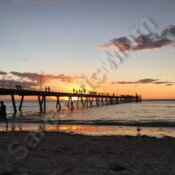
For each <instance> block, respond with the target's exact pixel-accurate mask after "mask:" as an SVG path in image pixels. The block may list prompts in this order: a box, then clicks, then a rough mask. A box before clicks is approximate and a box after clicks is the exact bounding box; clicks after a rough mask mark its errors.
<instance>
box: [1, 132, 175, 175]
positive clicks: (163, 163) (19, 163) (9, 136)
mask: <svg viewBox="0 0 175 175" xmlns="http://www.w3.org/2000/svg"><path fill="white" fill-rule="evenodd" d="M36 136H37V137H35V140H33V142H32V140H31V138H32V137H31V135H30V136H29V134H28V133H27V132H14V133H0V175H2V174H3V175H12V174H13V175H14V174H19V175H20V174H24V175H27V174H31V175H32V174H44V175H45V174H49V175H57V174H58V175H64V174H70V175H78V174H80V175H84V174H85V175H86V174H88V175H91V174H92V175H96V174H98V175H103V174H105V175H107V174H109V175H110V174H111V175H116V174H119V175H135V174H137V175H175V139H173V138H163V139H156V138H149V137H143V136H142V137H130V136H125V137H119V136H111V137H109V136H100V137H96V136H95V137H91V136H81V135H72V134H65V133H58V132H52V133H51V132H45V133H44V135H43V136H44V137H42V138H41V137H40V136H41V135H40V134H38V135H36ZM39 137H40V139H38V138H39ZM35 141H37V142H35ZM15 142H16V143H17V145H16V146H15V145H14V143H15ZM12 143H13V144H12ZM9 145H11V147H9ZM22 145H23V146H22ZM19 148H20V149H21V148H25V151H26V150H27V151H28V155H27V156H26V157H25V158H24V159H22V160H17V159H19V156H23V154H24V151H17V150H18V149H19ZM12 151H13V152H12ZM16 151H17V152H16Z"/></svg>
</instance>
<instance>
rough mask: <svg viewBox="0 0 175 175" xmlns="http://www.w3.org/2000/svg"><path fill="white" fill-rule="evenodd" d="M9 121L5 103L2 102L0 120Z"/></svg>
mask: <svg viewBox="0 0 175 175" xmlns="http://www.w3.org/2000/svg"><path fill="white" fill-rule="evenodd" d="M6 119H7V114H6V105H5V104H4V102H3V101H1V106H0V120H5V121H6Z"/></svg>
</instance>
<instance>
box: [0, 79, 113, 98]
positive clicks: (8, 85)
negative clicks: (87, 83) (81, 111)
mask: <svg viewBox="0 0 175 175" xmlns="http://www.w3.org/2000/svg"><path fill="white" fill-rule="evenodd" d="M17 86H20V88H21V90H27V91H43V92H45V91H48V92H60V93H74V94H91V93H92V92H90V91H88V90H85V91H84V90H82V89H70V88H63V87H54V86H46V85H37V84H34V83H26V82H16V81H15V82H14V81H8V80H0V89H7V90H16V89H17V88H18V87H17ZM95 93H96V94H97V95H98V94H99V93H100V92H95ZM100 94H101V95H108V96H109V95H112V94H109V93H102V92H101V93H100Z"/></svg>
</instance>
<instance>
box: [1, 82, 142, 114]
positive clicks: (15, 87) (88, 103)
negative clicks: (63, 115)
mask: <svg viewBox="0 0 175 175" xmlns="http://www.w3.org/2000/svg"><path fill="white" fill-rule="evenodd" d="M2 95H6V96H10V97H11V101H12V104H13V110H14V114H16V113H17V106H16V100H15V96H20V98H21V100H20V105H19V109H18V110H19V111H21V110H22V106H23V101H24V99H25V97H26V96H35V97H37V98H38V104H39V110H40V112H46V108H47V105H46V104H47V103H46V102H47V97H56V108H57V110H58V111H60V110H61V109H62V106H61V102H60V98H61V97H68V100H67V107H68V109H70V110H71V111H72V110H73V109H74V107H75V106H77V107H78V106H79V104H81V106H82V107H83V108H84V107H92V106H93V102H95V104H96V106H103V105H112V104H119V103H131V102H140V101H141V96H138V95H135V96H134V95H115V94H112V95H110V94H109V93H97V92H91V91H90V92H86V91H85V90H82V91H81V90H78V91H76V90H75V89H73V90H72V92H71V91H70V90H67V89H61V88H52V87H48V86H33V85H31V84H26V83H25V84H23V83H20V84H16V83H14V82H7V81H5V82H4V81H0V96H2ZM73 97H76V98H77V100H76V101H73Z"/></svg>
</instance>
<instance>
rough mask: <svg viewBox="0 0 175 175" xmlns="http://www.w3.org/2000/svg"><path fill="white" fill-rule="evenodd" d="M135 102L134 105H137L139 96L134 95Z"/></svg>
mask: <svg viewBox="0 0 175 175" xmlns="http://www.w3.org/2000/svg"><path fill="white" fill-rule="evenodd" d="M135 101H136V103H138V102H139V96H138V95H137V94H136V96H135Z"/></svg>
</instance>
